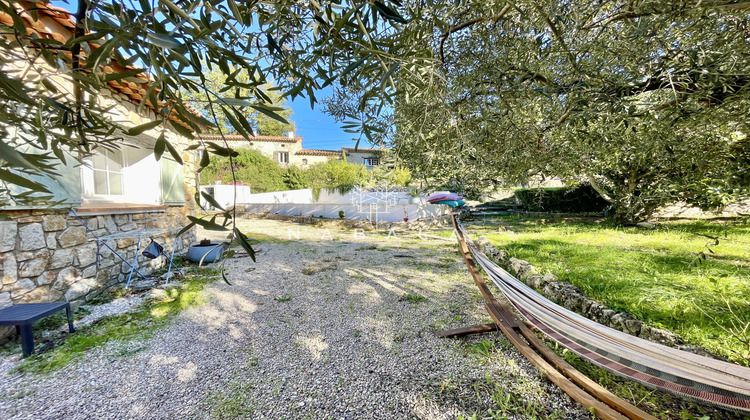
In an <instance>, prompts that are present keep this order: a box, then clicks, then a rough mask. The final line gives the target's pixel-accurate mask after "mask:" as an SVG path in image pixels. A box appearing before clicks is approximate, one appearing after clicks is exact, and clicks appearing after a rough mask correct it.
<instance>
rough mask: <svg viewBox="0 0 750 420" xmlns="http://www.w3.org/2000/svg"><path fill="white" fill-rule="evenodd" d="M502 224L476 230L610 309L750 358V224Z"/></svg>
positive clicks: (508, 220)
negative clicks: (640, 226) (653, 226)
mask: <svg viewBox="0 0 750 420" xmlns="http://www.w3.org/2000/svg"><path fill="white" fill-rule="evenodd" d="M499 226H501V227H503V228H506V227H507V228H509V232H503V233H498V224H494V225H493V224H484V225H482V226H472V227H471V232H472V234H473V236H474V237H478V236H479V235H485V236H487V238H488V239H489V240H490V241H491V242H492V243H493V244H494V245H495V246H497V247H498V248H500V249H503V250H505V251H507V252H508V254H509V255H510V256H513V257H516V258H519V259H523V260H527V261H529V262H530V263H531V264H533V265H534V266H536V267H537V269H538V270H540V271H541V272H545V271H550V272H552V273H554V274H556V275H557V276H558V277H559V278H560V280H563V281H568V282H570V283H572V284H573V285H575V286H577V287H579V288H580V289H581V290H583V291H584V293H585V294H586V296H588V297H590V298H592V299H595V300H598V301H601V302H603V303H605V304H606V305H607V306H608V307H609V308H611V309H614V310H617V311H626V312H629V313H631V314H633V315H635V316H636V317H637V318H639V319H641V320H644V321H646V322H648V323H651V324H653V325H656V326H660V327H664V328H667V329H669V330H672V331H674V332H676V333H677V334H679V335H680V336H681V337H682V338H683V339H685V340H686V341H687V342H689V343H691V344H695V345H699V346H702V347H705V348H708V349H709V350H711V351H712V352H714V353H716V354H719V355H721V356H724V357H727V358H729V359H732V360H733V361H735V362H737V363H740V364H743V365H748V364H749V363H750V329H748V330H745V331H744V333H743V331H742V329H743V328H744V327H745V326H746V325H748V323H750V299H748V296H750V225H749V224H747V223H737V222H735V223H720V222H709V221H696V222H671V223H664V224H662V225H660V226H659V227H658V228H657V229H653V230H643V229H638V228H633V227H625V228H623V227H614V226H608V225H606V224H596V223H587V222H581V221H576V222H566V221H564V220H562V221H561V220H558V221H549V220H544V219H532V218H519V217H505V218H502V219H501V223H500V224H499ZM708 237H714V238H718V244H717V241H716V240H715V239H710V238H708ZM709 249H710V251H709ZM701 252H703V253H704V254H705V255H706V258H705V260H703V259H699V258H698V255H699V254H700V253H701ZM730 309H731V310H730Z"/></svg>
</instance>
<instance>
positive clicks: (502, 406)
mask: <svg viewBox="0 0 750 420" xmlns="http://www.w3.org/2000/svg"><path fill="white" fill-rule="evenodd" d="M485 381H486V382H487V385H488V386H489V388H490V389H491V393H490V397H491V398H492V402H494V403H495V407H496V409H489V410H488V413H489V414H490V415H491V416H492V418H493V419H509V418H511V417H513V418H516V417H520V418H523V419H549V418H551V416H550V414H554V413H547V412H546V410H545V408H544V407H542V405H541V404H539V403H538V402H536V401H530V400H528V398H524V397H525V396H524V395H523V394H522V393H520V392H517V391H515V390H508V389H505V388H503V387H502V386H501V385H500V384H499V383H497V382H495V381H494V380H493V379H492V378H491V377H490V376H489V375H486V376H485Z"/></svg>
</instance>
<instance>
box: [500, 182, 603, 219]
mask: <svg viewBox="0 0 750 420" xmlns="http://www.w3.org/2000/svg"><path fill="white" fill-rule="evenodd" d="M513 194H514V195H515V196H516V198H517V199H518V200H519V201H520V202H521V204H522V205H523V207H524V209H526V210H528V211H537V212H542V211H546V212H554V213H601V212H603V211H604V210H606V209H607V208H608V207H609V206H610V203H608V202H607V201H606V200H604V199H603V198H602V197H601V196H600V195H599V194H598V193H597V192H596V191H595V190H594V189H593V188H591V186H590V185H588V184H577V185H574V186H570V187H562V188H524V189H519V190H516V191H514V192H513Z"/></svg>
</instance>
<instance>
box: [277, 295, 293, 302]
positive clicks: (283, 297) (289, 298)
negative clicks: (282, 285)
mask: <svg viewBox="0 0 750 420" xmlns="http://www.w3.org/2000/svg"><path fill="white" fill-rule="evenodd" d="M290 300H292V297H291V296H279V297H277V298H276V302H289V301H290Z"/></svg>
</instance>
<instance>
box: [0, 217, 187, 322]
mask: <svg viewBox="0 0 750 420" xmlns="http://www.w3.org/2000/svg"><path fill="white" fill-rule="evenodd" d="M185 211H186V209H185V207H167V208H166V210H164V211H158V212H150V213H131V214H117V215H111V214H109V215H107V214H100V215H86V214H83V215H81V219H82V220H83V221H84V222H85V223H86V224H87V225H88V226H89V228H90V229H91V230H92V231H93V232H94V233H96V235H97V236H106V235H112V234H115V233H119V232H130V231H133V232H134V234H133V237H132V238H124V239H116V240H108V241H107V244H108V245H109V246H110V247H112V248H113V249H114V250H116V251H117V253H119V254H120V255H122V256H123V257H124V258H125V259H127V260H128V261H132V260H133V258H134V257H135V252H136V242H137V238H138V235H137V234H136V233H135V231H137V229H141V228H162V229H166V230H167V231H168V232H169V233H171V235H170V234H165V235H163V236H161V237H156V238H155V239H156V240H157V241H158V242H159V243H161V244H162V245H164V246H165V249H166V250H168V251H171V249H172V244H173V243H174V234H176V233H177V232H178V231H179V230H180V229H181V228H182V227H183V226H185V225H186V224H187V223H188V221H187V219H186V218H185V214H184V212H185ZM0 217H2V219H0V279H1V281H2V284H1V286H2V287H0V309H2V308H4V307H7V306H10V305H12V304H16V303H28V302H52V301H62V300H66V301H71V302H74V303H79V302H84V301H86V300H87V299H90V298H92V297H93V296H95V295H96V294H98V293H100V292H101V291H102V290H105V289H107V288H109V287H112V286H114V285H117V284H121V283H123V282H124V281H125V280H126V278H127V274H128V273H129V271H130V267H129V266H128V265H127V264H126V263H124V262H122V260H120V259H119V258H117V256H116V255H114V253H113V252H112V251H111V250H109V249H107V248H106V247H104V246H102V247H100V249H99V261H98V263H97V244H96V241H95V240H94V237H93V235H92V234H91V233H89V232H87V231H86V228H85V227H83V226H82V225H81V223H80V222H79V221H78V220H77V219H76V218H75V217H73V216H69V215H68V211H67V210H58V211H54V210H50V211H40V210H25V211H4V212H2V213H0ZM193 241H195V232H194V231H193V230H191V231H189V232H186V233H185V234H183V235H182V236H181V237H180V239H179V240H178V241H177V245H176V255H179V254H181V253H184V252H185V251H186V250H187V247H188V246H189V245H190V243H192V242H193ZM147 243H148V239H147V238H144V240H143V241H142V247H145V246H146V245H147ZM141 250H143V248H141ZM163 263H164V258H163V257H161V258H157V259H155V260H148V259H145V258H143V257H142V256H139V264H138V268H139V270H141V272H143V273H144V274H146V273H150V272H151V271H152V270H154V269H155V268H159V267H161V266H162V265H163ZM6 330H7V329H6ZM4 332H5V333H7V331H0V336H3V335H5V334H3V333H4Z"/></svg>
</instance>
